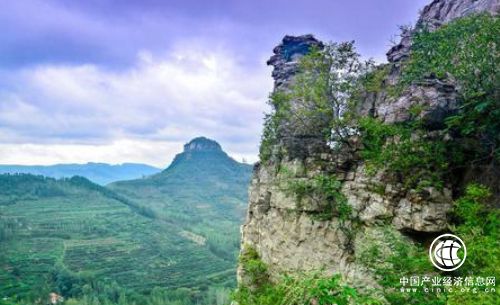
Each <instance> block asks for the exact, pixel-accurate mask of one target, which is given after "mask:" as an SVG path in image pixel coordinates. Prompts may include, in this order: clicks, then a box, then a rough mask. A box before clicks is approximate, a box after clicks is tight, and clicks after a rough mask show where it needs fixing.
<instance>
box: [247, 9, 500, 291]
mask: <svg viewBox="0 0 500 305" xmlns="http://www.w3.org/2000/svg"><path fill="white" fill-rule="evenodd" d="M498 2H499V0H483V1H481V0H480V1H473V0H459V1H455V0H435V1H433V2H432V3H431V4H429V5H428V6H427V7H426V8H425V9H424V10H423V12H422V15H421V17H420V19H419V24H423V23H424V22H425V23H426V24H432V25H433V26H439V25H441V24H444V23H446V22H449V21H450V20H452V19H454V18H457V17H461V16H464V15H466V14H469V13H471V12H480V11H488V12H496V11H498ZM410 35H411V33H410V32H408V33H407V36H406V37H403V40H402V42H401V43H400V45H398V46H396V47H394V48H393V49H391V51H390V52H389V54H388V56H389V60H390V63H389V66H388V67H387V68H388V69H389V70H388V71H390V72H389V73H388V76H387V77H386V79H385V80H384V82H385V85H390V84H394V83H395V82H396V81H397V79H398V78H399V75H400V71H399V69H400V64H399V63H398V61H399V60H401V59H403V58H404V57H405V56H407V54H408V48H409V46H410V44H411V39H410ZM322 47H323V44H322V43H321V42H320V41H318V40H317V39H315V38H314V37H313V36H311V35H305V36H298V37H293V36H286V37H285V38H284V39H283V41H282V43H281V44H280V45H279V46H277V47H276V48H275V49H274V55H273V56H272V57H271V59H270V60H269V61H268V64H269V65H272V66H273V67H274V70H273V73H272V76H273V78H274V81H275V89H274V90H275V92H278V91H280V90H283V91H286V90H290V86H291V85H292V84H293V82H294V78H295V76H296V74H297V72H298V63H299V59H300V58H301V57H302V56H303V55H304V54H307V52H309V51H310V50H311V49H312V48H320V49H321V48H322ZM386 89H387V88H382V90H380V92H378V93H370V94H366V95H365V96H364V98H363V102H362V103H361V105H359V109H357V111H358V112H359V114H361V115H371V116H374V117H378V118H380V119H382V120H383V121H384V122H385V123H398V122H404V121H407V120H409V119H410V116H411V115H415V112H413V113H412V111H411V110H412V108H415V107H418V108H420V111H419V112H418V115H419V116H420V118H421V119H422V121H423V122H424V123H425V124H427V128H428V129H429V133H432V132H439V129H441V128H442V127H443V119H444V117H445V116H446V115H448V114H450V113H453V112H454V111H456V109H457V107H458V106H457V93H456V89H455V85H454V83H453V80H451V79H450V80H447V81H443V80H438V79H436V78H432V77H430V78H429V79H427V80H426V81H424V82H422V83H420V84H416V85H412V86H410V87H409V88H408V89H406V90H405V91H404V92H402V93H400V94H398V95H397V96H391V95H390V94H388V91H387V90H386ZM293 104H294V101H291V108H292V109H293ZM297 126H298V125H297V124H295V122H293V119H291V120H290V122H284V123H283V126H280V127H279V128H278V131H279V135H278V143H276V144H275V147H274V148H275V149H274V150H273V151H280V152H282V153H280V154H274V155H273V156H271V158H270V160H269V161H266V162H265V163H262V164H260V163H258V164H256V165H255V167H254V173H253V178H252V182H251V186H250V189H249V206H248V213H247V219H246V222H245V224H244V225H243V226H242V246H244V247H245V246H251V247H253V248H254V249H255V250H256V251H257V252H258V254H259V256H260V257H261V259H262V261H263V262H264V263H266V264H267V266H268V272H269V276H270V277H271V279H276V278H278V277H279V276H280V275H281V274H283V273H293V272H300V271H308V270H324V271H325V272H326V273H327V274H332V273H341V274H342V276H343V277H344V278H345V279H346V280H347V281H348V282H350V283H351V284H352V285H354V286H355V287H370V286H373V285H376V284H375V283H376V281H374V280H373V277H374V275H373V274H371V273H370V271H369V269H368V268H366V267H365V266H364V264H363V262H362V260H361V259H360V257H361V256H362V254H361V253H362V251H363V250H362V249H363V248H364V247H366V244H367V241H372V242H375V243H378V244H380V245H386V244H384V241H383V238H384V237H383V236H384V230H385V229H384V228H388V227H389V228H390V229H391V230H393V231H395V232H396V233H397V234H399V235H400V236H401V237H402V236H403V233H426V234H427V233H435V234H438V233H440V232H442V231H444V230H446V228H447V214H448V213H449V212H450V210H451V208H452V196H451V190H450V188H449V186H445V187H444V188H443V189H441V190H438V189H435V188H426V189H420V190H414V189H407V188H405V187H404V186H403V185H401V184H398V183H396V182H394V179H391V176H390V173H387V172H384V171H380V172H378V173H376V174H375V175H368V174H367V170H366V168H365V165H364V164H363V162H362V160H361V159H360V158H359V157H358V152H359V151H358V150H359V149H358V148H359V145H358V143H357V139H356V138H355V137H353V138H352V139H351V140H352V143H351V144H352V145H350V146H351V148H350V149H349V150H346V151H342V150H341V151H337V150H332V149H331V148H330V147H329V146H328V144H327V143H324V141H319V142H318V140H317V139H318V138H317V137H314V136H311V135H310V134H308V133H306V132H303V129H300V128H298V127H297ZM280 128H281V129H280ZM435 130H436V131H435ZM283 169H287V171H286V175H285V174H283V172H282V170H283ZM322 174H325V175H330V174H333V175H335V176H336V177H337V178H338V179H339V181H340V182H341V185H342V187H341V190H342V194H343V195H344V196H345V197H346V198H347V203H348V205H350V207H351V208H352V212H353V215H352V216H354V217H353V219H348V220H341V219H340V217H339V215H338V214H337V215H336V214H335V213H334V214H332V215H330V217H327V218H326V219H325V218H324V217H320V216H321V215H322V213H324V212H325V209H326V208H327V206H326V205H325V202H322V200H321V198H315V197H314V196H308V197H309V198H298V197H297V196H294V195H293V194H290V192H289V191H287V189H286V185H284V184H283V181H288V182H300V181H306V180H307V179H311V178H313V177H315V176H318V175H322ZM354 219H355V220H354ZM410 235H411V234H410ZM384 247H386V248H388V246H387V245H386V246H384ZM382 248H383V247H382ZM238 280H239V282H240V283H244V282H245V270H244V269H243V268H242V266H240V267H239V268H238Z"/></svg>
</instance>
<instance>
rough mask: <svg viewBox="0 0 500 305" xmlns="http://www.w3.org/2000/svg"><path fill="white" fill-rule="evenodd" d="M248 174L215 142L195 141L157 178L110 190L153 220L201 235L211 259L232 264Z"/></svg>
mask: <svg viewBox="0 0 500 305" xmlns="http://www.w3.org/2000/svg"><path fill="white" fill-rule="evenodd" d="M251 170H252V169H251V166H250V165H248V164H242V163H239V162H236V161H235V160H233V159H231V158H230V157H229V156H228V155H227V154H226V153H225V152H224V151H223V150H222V148H221V147H220V145H219V144H218V143H217V142H215V141H212V140H209V139H207V138H196V139H193V140H192V141H191V142H189V143H188V144H186V145H185V146H184V151H183V152H182V153H180V154H178V155H177V156H176V157H175V159H174V161H173V162H172V164H171V165H170V166H169V167H168V168H167V169H165V170H164V171H162V172H161V173H159V174H156V175H153V176H150V177H147V178H144V179H137V180H131V181H122V182H116V183H113V184H110V185H109V188H110V189H112V190H114V191H116V192H119V193H120V194H122V195H124V196H125V197H127V198H128V199H130V200H133V201H135V202H138V203H140V204H141V205H142V206H145V207H147V208H150V209H151V210H152V211H153V212H154V214H155V217H157V218H159V219H162V220H165V221H168V222H169V223H172V224H174V225H175V226H177V227H180V228H183V229H184V230H187V231H189V232H192V233H194V234H197V235H200V236H203V237H204V238H205V239H206V241H207V244H208V246H209V248H210V249H211V250H212V251H213V252H214V253H215V254H217V255H219V256H221V257H223V258H225V259H228V260H232V261H236V256H237V252H238V249H239V226H240V224H241V223H242V222H243V218H244V215H245V210H246V202H247V191H248V184H249V182H250V175H251Z"/></svg>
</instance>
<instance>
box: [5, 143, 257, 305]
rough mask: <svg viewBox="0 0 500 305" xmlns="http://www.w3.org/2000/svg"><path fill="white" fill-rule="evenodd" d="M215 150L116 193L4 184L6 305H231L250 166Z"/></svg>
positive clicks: (75, 181) (38, 179) (35, 182)
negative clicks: (55, 301) (55, 299)
mask: <svg viewBox="0 0 500 305" xmlns="http://www.w3.org/2000/svg"><path fill="white" fill-rule="evenodd" d="M210 143H215V144H216V145H217V147H219V149H217V150H215V151H207V150H204V149H203V150H202V151H196V152H189V153H186V152H185V153H183V154H180V155H179V156H178V157H177V158H176V160H175V161H174V162H173V164H172V165H171V166H170V167H169V169H167V170H165V171H164V172H162V173H161V174H158V175H156V176H154V177H151V178H146V179H140V180H135V181H131V182H121V183H118V184H117V185H113V187H112V188H113V190H110V189H108V188H105V187H102V186H99V185H97V184H94V183H92V182H90V181H89V180H87V179H85V178H82V177H73V178H66V179H61V180H55V179H53V178H46V177H42V176H33V175H28V174H17V175H0V245H1V249H2V251H1V252H0V304H2V302H3V303H5V304H17V303H16V302H17V301H18V300H19V301H21V304H25V303H28V304H35V303H40V302H41V303H42V304H45V303H44V302H46V300H47V298H48V295H49V293H56V294H58V295H60V296H62V297H63V298H64V299H65V300H66V303H67V304H79V303H78V302H83V304H176V305H177V304H182V305H184V304H185V305H190V304H226V303H227V301H228V298H229V292H230V290H231V289H233V288H234V287H235V265H236V255H237V251H238V245H239V235H238V232H239V225H240V224H241V221H242V215H243V210H244V204H245V201H246V188H247V184H248V179H249V173H250V166H249V165H244V164H240V163H238V162H236V161H234V160H232V159H230V158H229V157H228V156H227V155H226V154H225V153H224V152H222V150H221V149H220V146H218V144H217V143H216V142H212V141H211V142H210ZM125 186H126V188H125ZM138 186H140V187H138ZM122 190H123V194H121V193H119V192H120V191H122ZM126 190H128V191H126ZM69 299H72V300H69Z"/></svg>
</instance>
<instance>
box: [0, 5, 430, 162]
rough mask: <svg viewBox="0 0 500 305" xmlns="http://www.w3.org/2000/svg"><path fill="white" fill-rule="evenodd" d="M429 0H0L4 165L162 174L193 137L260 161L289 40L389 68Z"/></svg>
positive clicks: (1, 159) (0, 125) (238, 156)
mask: <svg viewBox="0 0 500 305" xmlns="http://www.w3.org/2000/svg"><path fill="white" fill-rule="evenodd" d="M429 2H430V0H273V1H269V0H252V1H249V0H85V1H83V0H81V1H80V0H72V1H66V0H2V1H1V4H0V7H1V8H0V28H2V34H1V35H0V164H43V165H48V164H55V163H85V162H106V163H112V164H117V163H124V162H136V163H146V164H151V165H155V166H159V167H166V166H167V165H168V164H169V163H170V162H171V160H172V159H173V157H174V156H175V154H176V153H179V152H180V151H181V150H182V145H183V144H184V143H186V142H188V141H189V140H190V139H192V138H194V137H197V136H206V137H209V138H212V139H214V140H216V141H218V142H219V143H220V144H221V145H222V147H223V149H224V150H225V151H226V152H228V153H229V155H231V156H232V157H234V158H235V159H236V160H239V161H241V160H243V159H245V160H246V161H247V162H254V161H256V160H257V155H258V145H259V141H260V134H261V130H262V122H263V114H264V112H265V111H267V110H268V109H267V106H266V101H267V97H268V95H269V92H270V91H271V90H272V78H271V68H270V67H267V66H266V60H267V59H268V58H269V57H270V56H271V55H272V49H273V47H274V46H276V45H277V44H279V42H280V41H281V39H282V37H283V36H284V35H286V34H289V35H300V34H309V33H311V34H314V35H315V36H316V37H317V38H319V39H321V40H323V41H345V40H355V41H356V46H357V48H358V52H359V53H361V54H362V55H363V56H364V57H365V58H374V59H375V60H377V61H379V62H383V61H385V53H386V52H387V50H388V49H389V48H390V46H391V41H393V40H394V39H397V33H398V26H400V25H408V24H412V23H414V22H415V20H416V19H417V15H418V11H419V9H421V8H423V6H424V5H425V4H427V3H429Z"/></svg>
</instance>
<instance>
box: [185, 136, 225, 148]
mask: <svg viewBox="0 0 500 305" xmlns="http://www.w3.org/2000/svg"><path fill="white" fill-rule="evenodd" d="M193 151H222V148H221V146H220V144H219V143H217V142H216V141H214V140H211V139H208V138H205V137H197V138H194V139H192V140H191V141H189V143H187V144H185V145H184V152H193Z"/></svg>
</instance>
